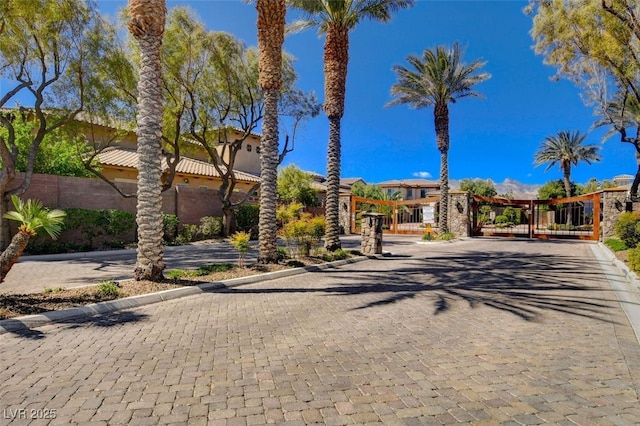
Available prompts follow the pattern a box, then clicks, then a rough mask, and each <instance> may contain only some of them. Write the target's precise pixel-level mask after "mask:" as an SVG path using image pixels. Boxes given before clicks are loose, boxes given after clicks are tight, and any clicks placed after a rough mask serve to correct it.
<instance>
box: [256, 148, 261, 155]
mask: <svg viewBox="0 0 640 426" xmlns="http://www.w3.org/2000/svg"><path fill="white" fill-rule="evenodd" d="M256 154H260V147H259V146H257V147H256Z"/></svg>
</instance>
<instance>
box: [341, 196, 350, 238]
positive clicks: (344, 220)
mask: <svg viewBox="0 0 640 426" xmlns="http://www.w3.org/2000/svg"><path fill="white" fill-rule="evenodd" d="M338 208H339V212H338V213H339V214H338V223H340V228H341V230H342V232H344V234H345V235H351V195H350V194H347V195H340V199H339V201H338Z"/></svg>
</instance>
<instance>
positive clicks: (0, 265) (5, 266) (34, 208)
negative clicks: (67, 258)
mask: <svg viewBox="0 0 640 426" xmlns="http://www.w3.org/2000/svg"><path fill="white" fill-rule="evenodd" d="M11 201H12V202H13V207H14V209H15V210H13V211H10V212H7V213H5V214H4V218H6V219H11V220H15V221H18V222H20V226H19V227H18V232H17V233H16V234H15V235H14V236H13V238H12V239H11V243H10V244H9V246H8V247H7V248H6V249H5V250H4V251H3V252H2V254H1V255H0V283H1V282H3V281H4V279H5V277H6V276H7V274H8V273H9V271H10V270H11V268H12V267H13V265H14V264H15V263H16V262H17V261H18V259H19V258H20V256H21V255H22V252H24V249H25V247H27V243H29V239H30V238H31V237H33V236H34V235H36V234H37V232H38V230H39V229H43V230H44V231H45V232H46V233H47V234H49V235H50V236H51V238H54V239H55V238H57V236H58V235H59V234H60V230H61V229H62V223H63V222H64V217H65V213H64V212H63V211H62V210H49V209H47V208H45V207H43V206H42V204H41V203H40V202H39V201H34V200H28V201H27V202H26V203H25V202H23V201H22V200H21V199H20V198H18V196H16V195H12V196H11Z"/></svg>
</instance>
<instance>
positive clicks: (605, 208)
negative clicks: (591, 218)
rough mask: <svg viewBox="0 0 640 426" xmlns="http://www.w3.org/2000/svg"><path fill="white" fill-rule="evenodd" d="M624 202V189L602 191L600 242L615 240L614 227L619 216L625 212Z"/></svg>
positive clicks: (625, 204) (625, 197) (625, 190)
mask: <svg viewBox="0 0 640 426" xmlns="http://www.w3.org/2000/svg"><path fill="white" fill-rule="evenodd" d="M626 200H627V189H626V188H609V189H605V190H603V191H602V221H601V222H600V227H601V228H602V241H604V240H607V239H609V238H615V236H616V234H615V230H614V226H615V224H616V221H617V220H618V218H619V217H620V215H621V214H622V213H624V212H625V211H626V210H627V203H626Z"/></svg>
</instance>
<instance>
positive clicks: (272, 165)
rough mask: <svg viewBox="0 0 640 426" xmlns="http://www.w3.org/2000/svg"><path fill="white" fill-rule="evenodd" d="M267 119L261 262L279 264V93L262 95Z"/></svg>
mask: <svg viewBox="0 0 640 426" xmlns="http://www.w3.org/2000/svg"><path fill="white" fill-rule="evenodd" d="M263 98H264V119H263V122H262V142H261V148H260V164H261V173H260V217H259V237H258V238H259V253H258V263H277V262H278V249H277V242H276V233H277V231H278V228H277V220H276V202H277V199H278V191H277V189H278V174H277V164H278V92H277V91H276V90H267V91H265V92H264V93H263Z"/></svg>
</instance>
